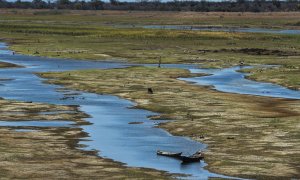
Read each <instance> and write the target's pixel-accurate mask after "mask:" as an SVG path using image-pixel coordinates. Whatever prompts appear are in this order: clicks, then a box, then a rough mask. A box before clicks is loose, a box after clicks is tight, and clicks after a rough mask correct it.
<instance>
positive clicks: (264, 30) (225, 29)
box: [143, 25, 300, 35]
mask: <svg viewBox="0 0 300 180" xmlns="http://www.w3.org/2000/svg"><path fill="white" fill-rule="evenodd" d="M143 28H146V29H173V30H192V31H215V32H218V31H221V32H245V33H271V34H287V35H288V34H290V35H295V34H300V30H299V29H268V28H240V27H202V26H186V25H184V26H180V25H147V26H143Z"/></svg>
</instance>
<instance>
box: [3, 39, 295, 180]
mask: <svg viewBox="0 0 300 180" xmlns="http://www.w3.org/2000/svg"><path fill="white" fill-rule="evenodd" d="M0 60H1V61H5V62H11V63H15V64H18V65H22V66H24V67H25V68H9V69H0V77H1V79H8V80H6V81H3V82H1V84H2V86H1V88H0V97H3V98H5V99H14V100H21V101H32V102H42V103H51V104H63V105H79V106H80V109H81V110H82V111H84V112H85V113H87V114H89V115H91V118H86V120H87V121H88V122H91V123H92V124H91V125H84V126H81V127H82V128H83V130H84V131H85V132H87V133H88V134H89V136H90V137H88V138H86V139H83V140H82V141H81V144H85V145H87V147H86V148H84V150H91V149H96V150H99V151H100V152H99V155H100V156H102V157H107V158H111V159H113V160H116V161H120V162H123V163H126V164H127V165H128V166H134V167H146V168H154V169H158V170H164V171H168V172H171V173H182V174H189V175H191V178H190V179H193V178H195V179H199V177H201V179H208V178H209V177H224V178H225V176H222V175H218V174H214V173H210V172H209V171H207V170H205V169H204V168H203V167H205V165H206V164H205V162H203V161H201V162H200V163H193V164H188V165H182V164H181V163H180V162H179V161H178V160H175V159H171V158H165V157H159V156H157V155H156V150H157V149H161V150H169V151H174V152H181V151H182V152H184V153H185V154H192V153H194V152H195V151H196V150H199V149H204V148H206V145H204V144H201V143H199V142H195V141H192V140H190V139H189V138H185V137H178V136H172V135H170V134H169V133H168V132H166V131H164V130H162V129H159V128H154V126H155V125H156V123H158V122H155V121H150V120H149V119H148V118H147V117H148V116H149V115H155V113H153V112H150V111H146V110H139V109H130V108H128V107H132V106H134V103H132V102H130V101H127V100H123V99H120V98H118V97H115V96H110V95H98V94H94V93H85V92H80V91H72V90H67V91H57V90H58V89H60V88H62V87H61V86H57V85H50V84H45V83H43V80H44V79H41V78H39V77H37V76H36V75H34V73H35V72H48V71H67V70H78V69H91V68H98V69H105V68H120V67H126V66H130V64H121V63H114V62H93V61H78V60H64V59H53V58H42V57H32V56H25V55H12V52H10V51H9V50H7V46H6V45H5V44H4V43H0ZM164 67H177V68H184V69H190V70H191V71H192V72H204V73H210V74H213V75H212V76H204V77H197V78H182V79H183V80H187V81H192V82H196V83H199V84H201V85H214V86H215V88H216V89H217V90H220V91H225V92H234V93H242V94H254V95H265V93H263V94H261V93H260V94H259V93H257V90H259V91H262V88H268V90H263V92H264V91H268V92H269V93H268V94H267V95H268V96H272V97H284V98H297V99H299V97H300V94H299V92H298V91H292V90H288V89H286V88H283V87H280V86H276V85H272V84H269V83H260V82H254V81H250V80H245V79H244V75H243V74H242V73H238V72H236V70H237V69H238V68H229V69H222V70H207V69H196V68H195V66H192V65H164ZM251 83H254V85H253V87H252V89H250V90H249V84H250V85H251ZM237 87H238V88H237ZM282 88H283V89H282ZM271 90H272V91H271ZM273 90H274V91H273ZM277 90H279V91H280V94H278V93H277ZM287 93H290V94H288V95H287ZM70 94H72V95H70ZM74 94H75V95H74ZM68 96H72V98H66V97H68ZM130 122H141V123H139V124H130ZM159 122H161V121H159ZM21 123H22V122H20V124H21ZM28 123H30V124H28V126H44V125H45V124H41V123H40V122H36V123H35V122H33V121H32V122H28ZM20 124H18V122H14V123H13V124H5V123H3V124H1V123H0V126H5V125H9V126H24V123H23V124H21V125H20ZM25 125H26V124H25ZM50 125H52V126H54V125H57V124H55V122H54V124H50ZM61 125H62V126H70V125H71V126H74V125H73V124H72V123H69V122H68V121H66V122H62V124H61ZM21 131H22V129H21Z"/></svg>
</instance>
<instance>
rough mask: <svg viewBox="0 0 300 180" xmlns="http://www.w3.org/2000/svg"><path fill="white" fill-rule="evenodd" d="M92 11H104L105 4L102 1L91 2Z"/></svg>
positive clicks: (94, 0)
mask: <svg viewBox="0 0 300 180" xmlns="http://www.w3.org/2000/svg"><path fill="white" fill-rule="evenodd" d="M90 4H91V7H92V9H94V10H100V9H103V4H104V3H103V2H102V1H100V0H91V2H90Z"/></svg>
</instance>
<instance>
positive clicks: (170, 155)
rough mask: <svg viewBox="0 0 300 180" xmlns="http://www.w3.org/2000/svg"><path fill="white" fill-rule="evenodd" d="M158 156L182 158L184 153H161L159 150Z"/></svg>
mask: <svg viewBox="0 0 300 180" xmlns="http://www.w3.org/2000/svg"><path fill="white" fill-rule="evenodd" d="M156 154H157V155H160V156H168V157H180V156H181V154H182V152H179V153H174V152H167V151H160V150H158V151H157V152H156Z"/></svg>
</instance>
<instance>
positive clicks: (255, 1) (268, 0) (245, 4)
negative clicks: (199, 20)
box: [0, 0, 300, 12]
mask: <svg viewBox="0 0 300 180" xmlns="http://www.w3.org/2000/svg"><path fill="white" fill-rule="evenodd" d="M0 8H20V9H29V8H31V9H74V10H140V11H199V12H210V11H221V12H270V11H271V12H272V11H300V0H287V1H281V0H251V1H250V0H236V1H221V2H216V1H205V0H201V1H190V0H186V1H179V0H173V1H164V2H161V1H160V0H151V1H149V0H138V1H135V2H124V1H118V0H110V1H109V2H105V1H101V0H91V1H83V0H75V1H70V0H57V1H51V0H48V1H43V0H33V1H31V2H28V1H22V0H17V1H14V2H9V1H6V0H0Z"/></svg>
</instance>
